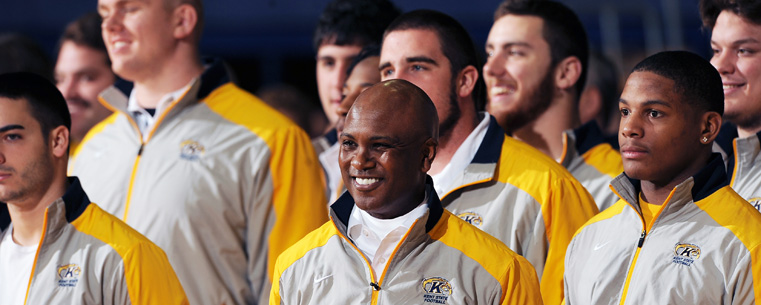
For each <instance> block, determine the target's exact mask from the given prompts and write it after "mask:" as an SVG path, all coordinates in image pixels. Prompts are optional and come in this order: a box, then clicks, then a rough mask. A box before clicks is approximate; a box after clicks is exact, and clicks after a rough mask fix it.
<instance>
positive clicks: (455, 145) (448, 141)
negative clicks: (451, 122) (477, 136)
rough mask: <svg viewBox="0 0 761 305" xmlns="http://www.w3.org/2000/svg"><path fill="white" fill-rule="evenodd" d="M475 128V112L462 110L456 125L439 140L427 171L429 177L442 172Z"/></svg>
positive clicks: (476, 117) (476, 114)
mask: <svg viewBox="0 0 761 305" xmlns="http://www.w3.org/2000/svg"><path fill="white" fill-rule="evenodd" d="M476 126H478V113H477V112H476V111H475V110H473V111H465V109H462V116H461V117H460V120H458V121H457V124H455V126H454V127H453V128H452V130H451V131H450V132H449V133H448V134H447V135H444V136H442V137H440V138H439V147H438V150H437V151H436V158H434V159H433V163H432V164H431V169H430V170H428V174H429V175H436V174H438V173H440V172H441V171H442V170H444V168H445V167H446V166H447V164H449V162H450V161H451V160H452V156H454V154H455V153H456V152H457V149H459V148H460V145H462V142H465V139H467V138H468V136H469V135H470V133H471V132H473V130H474V129H476Z"/></svg>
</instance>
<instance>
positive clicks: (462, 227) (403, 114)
mask: <svg viewBox="0 0 761 305" xmlns="http://www.w3.org/2000/svg"><path fill="white" fill-rule="evenodd" d="M400 109H403V111H400ZM438 127H439V123H438V119H437V115H436V108H435V106H434V105H433V103H432V102H431V100H430V98H428V96H427V95H426V94H425V92H423V90H421V89H420V88H418V87H416V86H415V85H413V84H411V83H409V82H407V81H404V80H390V81H386V82H383V83H380V84H376V85H374V86H373V87H370V88H369V89H367V90H366V91H365V92H363V93H362V94H360V95H359V97H358V98H357V100H356V101H355V103H354V105H353V106H352V107H351V109H350V111H349V114H348V116H347V117H346V124H345V126H344V128H343V131H342V132H341V135H340V140H339V141H340V142H341V152H340V154H339V155H340V156H339V163H340V165H341V175H342V177H343V180H344V183H345V184H346V186H347V189H348V192H346V193H344V194H343V195H342V196H341V198H339V199H338V201H336V203H334V204H333V205H332V206H331V221H330V222H328V223H326V224H325V225H323V226H322V227H321V228H320V229H318V230H315V231H314V232H312V233H311V234H309V235H308V236H307V237H305V238H304V239H302V240H301V241H299V242H298V243H297V244H296V245H295V246H293V247H291V248H289V249H288V250H287V251H286V252H284V253H283V254H282V255H281V256H280V258H278V262H277V267H276V270H275V281H274V283H273V287H272V292H271V296H272V297H271V298H270V304H272V305H275V304H426V303H436V304H466V303H473V304H495V305H496V304H505V305H507V304H541V296H540V294H539V287H538V286H539V285H538V281H537V278H536V273H535V272H534V270H533V268H531V265H530V264H529V263H528V261H526V259H524V258H523V257H521V256H519V255H517V254H515V252H513V251H511V250H510V249H508V248H507V246H505V245H504V244H503V243H501V242H500V241H498V240H497V239H495V238H494V237H492V236H489V235H488V234H486V233H484V232H483V231H481V230H478V229H477V228H475V227H473V226H471V225H469V224H467V223H466V222H465V221H463V220H461V219H459V218H457V217H456V216H455V215H453V214H452V213H451V212H448V211H446V210H444V209H443V207H442V206H441V202H440V201H439V198H438V196H437V195H436V191H435V190H434V187H433V182H432V181H431V178H430V177H429V176H428V175H427V174H426V173H427V172H428V169H429V168H430V167H431V163H432V161H433V160H434V159H435V157H436V148H437V146H438Z"/></svg>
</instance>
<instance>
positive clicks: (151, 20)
mask: <svg viewBox="0 0 761 305" xmlns="http://www.w3.org/2000/svg"><path fill="white" fill-rule="evenodd" d="M699 8H700V13H701V17H702V19H703V23H704V26H705V28H706V29H707V30H708V31H709V32H710V33H711V48H712V50H713V56H712V57H711V58H710V60H706V59H704V58H702V57H700V56H698V55H696V54H694V53H690V52H687V51H666V52H660V53H656V54H652V55H650V56H648V57H647V58H644V59H643V60H641V61H640V62H639V63H638V64H637V65H636V66H635V67H634V69H633V70H632V71H630V72H629V73H628V77H627V78H626V81H625V84H624V86H623V91H621V92H619V91H618V88H612V87H614V86H617V85H616V84H615V82H614V83H613V84H611V82H610V80H611V78H612V77H611V76H610V75H611V74H612V75H615V72H613V73H611V72H610V71H612V70H614V69H611V68H610V64H609V63H608V62H607V61H606V60H605V59H604V58H602V59H601V58H600V57H599V54H595V53H593V52H590V51H589V46H588V41H587V35H586V32H585V30H584V26H583V25H582V23H581V22H580V20H579V18H578V17H577V16H576V14H575V13H574V12H573V11H572V10H571V9H569V8H568V7H566V6H565V5H564V4H562V3H560V2H556V1H553V0H505V1H504V2H502V3H501V4H499V6H498V7H497V8H496V10H495V12H494V23H493V25H492V27H491V30H490V31H489V34H488V38H487V42H486V46H485V49H484V51H485V53H486V55H487V57H486V60H485V61H483V60H481V59H480V56H479V53H481V51H478V50H477V49H476V47H475V46H474V44H473V42H472V40H471V38H470V35H469V33H468V32H467V31H466V30H465V28H464V27H463V26H462V25H461V24H460V23H459V22H458V21H457V20H455V19H454V18H452V17H451V16H448V15H446V14H444V13H441V12H438V11H435V10H414V11H410V12H401V10H399V9H398V8H397V7H396V6H395V5H394V4H393V3H392V2H390V1H389V0H334V1H332V2H331V3H330V4H329V5H328V6H327V7H326V8H325V10H324V11H323V13H322V16H321V17H320V20H319V22H318V24H317V28H316V30H315V32H314V47H315V51H316V76H317V88H318V93H319V98H320V102H321V104H322V107H323V110H324V111H325V115H326V117H327V118H328V121H329V122H330V126H331V128H330V130H328V131H327V132H326V133H324V134H323V135H322V136H319V137H317V138H314V139H310V137H309V136H308V135H307V133H306V132H305V131H304V130H303V129H302V127H299V125H296V123H294V122H293V120H291V119H289V118H288V117H287V116H286V114H283V113H280V112H278V111H277V110H275V108H276V107H275V108H273V107H271V106H270V105H268V104H267V103H265V102H264V101H262V100H261V99H259V98H258V97H256V96H254V95H253V94H251V93H248V92H246V91H245V90H243V89H241V88H239V87H238V86H237V85H236V84H235V83H234V82H233V81H232V80H233V79H234V76H233V75H231V72H230V71H228V69H227V67H226V66H225V63H224V61H223V60H222V59H219V58H209V57H204V56H201V54H200V52H199V49H198V44H199V41H200V39H201V33H202V29H203V24H204V15H203V5H202V2H201V0H143V1H122V0H99V1H98V3H97V13H90V14H85V15H83V16H82V17H81V18H79V19H77V20H76V21H73V22H72V23H71V24H69V25H68V26H67V27H66V29H65V31H64V34H63V35H62V36H61V38H60V41H59V43H58V56H57V61H56V62H55V64H54V70H53V71H54V73H53V78H54V82H51V81H50V80H49V75H44V73H41V72H39V71H40V68H39V67H40V66H41V65H42V66H44V63H41V62H35V61H34V60H32V62H33V63H34V64H33V65H30V67H31V66H34V68H29V69H24V68H23V67H21V66H22V65H20V64H19V63H23V60H16V61H15V62H14V63H13V65H7V64H6V65H0V67H7V66H14V69H15V70H14V71H18V70H24V71H29V72H11V71H0V72H2V73H3V74H0V296H2V300H3V301H2V303H3V304H6V302H7V304H13V305H16V304H267V303H269V304H368V303H370V304H676V303H684V304H755V300H756V299H757V298H758V299H761V233H760V232H761V14H760V13H759V12H761V3H759V2H758V1H750V0H731V1H730V0H701V1H700V4H699ZM14 39H15V38H14ZM0 53H1V52H0ZM9 54H11V53H9ZM3 60H4V59H2V58H0V61H3ZM18 67H21V68H18ZM4 72H10V73H4ZM34 72H36V73H34ZM619 93H620V94H619ZM611 109H617V111H616V113H617V115H618V116H620V119H618V118H616V119H613V120H611V119H608V114H610V112H613V111H612V110H611ZM611 121H614V122H612V124H613V125H617V126H618V128H615V127H614V131H615V138H614V140H613V142H612V143H611V141H610V139H609V138H606V133H605V130H608V129H609V128H610V127H609V126H608V125H611ZM616 123H619V124H616ZM302 126H303V125H302Z"/></svg>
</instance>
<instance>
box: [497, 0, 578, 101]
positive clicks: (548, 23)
mask: <svg viewBox="0 0 761 305" xmlns="http://www.w3.org/2000/svg"><path fill="white" fill-rule="evenodd" d="M505 15H518V16H534V17H539V18H541V19H542V20H543V21H544V27H543V29H542V36H543V37H544V40H545V41H547V44H548V45H549V46H550V56H551V58H552V62H551V67H555V66H556V65H557V64H558V63H560V61H562V60H563V59H565V58H567V57H570V56H576V58H578V59H579V61H581V75H579V80H578V81H576V84H575V85H574V87H575V89H576V99H578V98H579V97H580V96H581V93H582V91H584V83H585V82H586V80H587V66H588V61H589V42H588V40H587V32H586V30H584V25H583V24H582V23H581V21H580V20H579V17H578V16H577V15H576V13H574V12H573V10H571V9H570V8H568V7H567V6H565V5H564V4H562V3H560V2H555V1H551V0H505V1H504V2H502V3H501V4H500V5H499V7H497V10H496V11H495V12H494V21H497V19H499V18H502V17H503V16H505Z"/></svg>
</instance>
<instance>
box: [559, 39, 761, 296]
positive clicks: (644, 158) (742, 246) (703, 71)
mask: <svg viewBox="0 0 761 305" xmlns="http://www.w3.org/2000/svg"><path fill="white" fill-rule="evenodd" d="M721 88H722V87H721V77H720V76H719V73H717V72H716V70H715V69H714V68H713V67H712V66H711V64H710V63H709V62H708V61H706V60H705V59H703V58H701V57H700V56H698V55H696V54H692V53H689V52H684V51H672V52H662V53H658V54H655V55H653V56H650V57H648V58H646V59H645V60H644V61H642V62H640V63H639V64H637V66H635V67H634V69H633V71H632V73H631V74H630V75H629V78H628V79H627V81H626V86H625V87H624V90H623V93H621V99H620V102H619V109H620V110H621V125H620V130H619V138H618V139H619V142H620V144H621V156H622V158H623V162H624V173H623V174H621V175H620V176H618V177H617V178H616V179H615V180H613V182H611V187H612V189H613V190H614V191H615V192H616V194H617V195H618V196H619V197H620V198H621V199H620V200H619V201H618V202H617V203H616V204H615V205H613V206H611V207H610V208H608V209H607V210H605V211H603V212H601V213H600V214H598V215H597V216H595V217H594V218H592V219H591V220H590V221H589V222H588V223H587V224H585V225H584V227H582V228H581V229H580V230H579V231H578V233H577V234H576V236H575V237H574V238H573V241H572V242H571V244H570V245H569V246H568V252H567V254H566V272H565V293H566V302H565V303H566V304H568V305H572V304H674V303H683V304H754V303H755V301H754V300H756V299H761V264H759V259H761V234H759V232H761V214H759V213H757V212H755V211H754V210H753V208H752V207H751V206H750V205H748V204H747V202H746V201H745V200H743V199H742V197H740V196H739V195H738V194H737V193H736V192H735V191H734V190H732V188H730V187H729V185H728V184H727V179H726V171H725V169H724V162H723V161H722V159H721V156H720V155H719V154H714V153H712V145H713V141H714V139H716V136H717V135H718V133H719V129H720V127H721V123H722V119H721V115H722V113H723V112H724V101H723V99H724V94H723V93H722V90H721Z"/></svg>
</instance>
